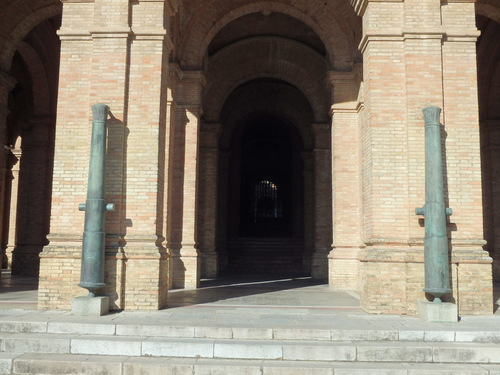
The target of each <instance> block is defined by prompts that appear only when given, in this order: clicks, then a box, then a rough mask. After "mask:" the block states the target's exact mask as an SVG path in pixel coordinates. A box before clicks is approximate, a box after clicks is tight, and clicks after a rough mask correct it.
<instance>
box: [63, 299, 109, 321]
mask: <svg viewBox="0 0 500 375" xmlns="http://www.w3.org/2000/svg"><path fill="white" fill-rule="evenodd" d="M71 313H72V314H73V315H79V316H103V315H106V314H108V313H109V297H103V296H99V297H89V296H81V297H76V298H74V299H73V303H72V304H71Z"/></svg>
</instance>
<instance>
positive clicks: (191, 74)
mask: <svg viewBox="0 0 500 375" xmlns="http://www.w3.org/2000/svg"><path fill="white" fill-rule="evenodd" d="M204 82H205V79H204V76H203V74H202V73H201V72H195V71H183V72H182V77H181V80H180V82H179V84H178V86H177V93H176V98H175V99H176V111H175V136H174V140H173V142H174V144H173V145H172V146H171V147H174V152H173V153H174V158H173V160H171V162H170V163H171V164H170V165H171V168H174V174H175V177H174V178H173V179H172V181H171V188H172V190H173V192H172V196H171V199H172V211H171V213H170V214H171V221H172V223H171V226H172V234H171V241H170V242H169V246H170V252H171V255H172V262H173V265H172V272H173V278H174V281H173V286H174V287H175V288H187V289H189V288H197V287H198V285H199V282H200V270H201V269H200V265H201V263H200V258H199V252H198V249H197V246H198V243H197V233H196V205H197V203H198V160H199V159H198V158H199V150H198V148H199V133H200V115H201V92H202V88H203V86H204ZM174 221H175V222H174Z"/></svg>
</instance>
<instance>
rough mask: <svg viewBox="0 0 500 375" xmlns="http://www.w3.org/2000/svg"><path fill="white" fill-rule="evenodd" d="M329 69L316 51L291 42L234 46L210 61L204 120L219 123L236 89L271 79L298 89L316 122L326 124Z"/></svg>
mask: <svg viewBox="0 0 500 375" xmlns="http://www.w3.org/2000/svg"><path fill="white" fill-rule="evenodd" d="M249 53H250V54H251V58H250V56H248V54H249ZM269 56H273V57H272V58H269ZM326 68H327V67H326V63H325V61H324V59H323V57H322V56H320V55H319V54H318V53H317V52H316V51H314V50H312V49H311V48H309V47H307V46H305V45H302V44H300V43H297V42H294V41H291V40H288V39H284V38H276V37H268V38H262V37H260V38H251V39H246V40H243V41H241V42H238V43H235V44H233V45H231V46H229V47H226V48H224V49H223V50H221V51H219V52H218V53H217V54H216V55H215V56H214V57H213V58H211V59H210V62H209V64H208V69H207V81H208V83H207V87H206V90H205V95H204V97H205V108H206V110H205V117H206V118H207V119H208V120H209V121H217V120H218V116H219V114H220V111H221V109H222V106H223V104H224V102H225V101H226V99H227V97H228V96H229V95H230V93H231V92H232V91H233V90H234V89H235V88H236V87H238V86H240V85H242V84H243V83H244V82H248V81H251V80H253V79H255V78H260V77H269V78H276V79H280V80H283V81H286V82H289V83H290V84H292V85H294V86H296V87H298V88H299V90H300V91H302V92H303V93H304V94H305V96H306V97H307V98H308V100H309V101H310V104H311V106H312V108H313V113H314V118H315V120H316V121H327V119H328V110H329V103H328V101H327V100H325V99H326V98H328V97H329V94H328V91H327V88H326V72H327V69H326Z"/></svg>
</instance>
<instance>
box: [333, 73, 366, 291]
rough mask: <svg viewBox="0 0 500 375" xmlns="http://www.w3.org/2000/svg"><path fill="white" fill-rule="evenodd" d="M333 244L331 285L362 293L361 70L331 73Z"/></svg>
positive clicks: (335, 287)
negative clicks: (360, 276) (360, 290)
mask: <svg viewBox="0 0 500 375" xmlns="http://www.w3.org/2000/svg"><path fill="white" fill-rule="evenodd" d="M329 80H330V85H331V87H332V98H333V100H332V102H333V105H332V131H331V133H332V134H331V149H332V188H333V189H332V197H333V244H332V251H331V252H330V254H329V256H328V258H329V284H330V287H331V288H333V289H344V290H345V289H348V290H359V269H360V267H359V260H358V256H359V251H360V249H362V248H363V247H364V244H363V242H362V240H361V224H362V217H361V212H362V210H361V208H362V204H361V201H362V195H361V181H360V171H361V167H360V164H361V136H360V124H361V121H360V110H361V108H362V106H361V103H360V100H361V99H360V98H359V92H360V80H361V66H355V67H354V69H353V71H352V72H331V73H330V75H329Z"/></svg>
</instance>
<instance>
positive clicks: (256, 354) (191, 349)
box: [1, 333, 500, 364]
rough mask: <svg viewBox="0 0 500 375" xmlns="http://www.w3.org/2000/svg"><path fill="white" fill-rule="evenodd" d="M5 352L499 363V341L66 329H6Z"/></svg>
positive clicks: (292, 359)
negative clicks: (167, 335) (260, 336)
mask: <svg viewBox="0 0 500 375" xmlns="http://www.w3.org/2000/svg"><path fill="white" fill-rule="evenodd" d="M1 352H3V353H40V354H42V353H49V354H56V353H58V354H80V355H103V356H129V357H165V358H207V359H215V358H219V359H235V360H236V359H237V360H247V359H251V360H284V361H335V362H337V361H341V362H345V361H348V362H351V361H355V362H415V363H484V364H488V363H495V364H500V344H499V343H466V342H464V343H460V342H413V341H408V342H405V343H401V342H396V341H317V340H235V339H200V338H164V337H146V336H143V337H140V336H103V335H100V336H93V335H64V334H48V333H44V334H36V333H31V334H27V333H24V334H19V333H17V334H4V335H3V337H2V338H1Z"/></svg>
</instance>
